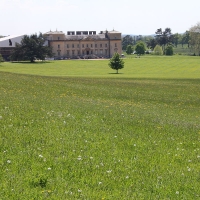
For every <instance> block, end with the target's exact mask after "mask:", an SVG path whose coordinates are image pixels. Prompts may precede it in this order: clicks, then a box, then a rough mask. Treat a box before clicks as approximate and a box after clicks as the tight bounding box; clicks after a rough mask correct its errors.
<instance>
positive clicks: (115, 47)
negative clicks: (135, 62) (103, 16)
mask: <svg viewBox="0 0 200 200" xmlns="http://www.w3.org/2000/svg"><path fill="white" fill-rule="evenodd" d="M44 35H46V36H47V39H48V41H49V45H50V46H52V47H53V53H54V56H55V57H63V58H80V57H87V58H95V57H105V58H108V57H112V56H113V55H114V53H119V54H121V51H122V45H121V33H120V32H117V31H110V32H108V31H106V32H102V33H101V34H99V35H94V36H93V35H92V36H91V35H85V36H77V35H70V36H69V35H67V36H65V34H64V33H62V32H48V33H46V34H44Z"/></svg>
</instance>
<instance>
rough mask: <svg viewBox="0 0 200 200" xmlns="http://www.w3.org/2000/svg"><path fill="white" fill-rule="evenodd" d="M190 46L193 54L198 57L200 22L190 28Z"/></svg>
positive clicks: (199, 53) (199, 49) (199, 52)
mask: <svg viewBox="0 0 200 200" xmlns="http://www.w3.org/2000/svg"><path fill="white" fill-rule="evenodd" d="M190 45H191V47H192V49H193V51H194V53H195V54H196V53H197V54H198V55H200V22H199V23H197V24H196V25H195V26H192V27H191V28H190Z"/></svg>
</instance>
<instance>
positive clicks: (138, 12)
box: [0, 0, 200, 36]
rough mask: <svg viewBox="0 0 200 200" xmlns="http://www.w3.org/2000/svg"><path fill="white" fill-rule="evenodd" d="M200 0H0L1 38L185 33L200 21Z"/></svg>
mask: <svg viewBox="0 0 200 200" xmlns="http://www.w3.org/2000/svg"><path fill="white" fill-rule="evenodd" d="M199 9H200V0H189V1H188V0H140V1H139V0H137V1H136V0H0V35H4V36H7V35H17V34H32V33H39V32H42V33H45V32H47V31H49V30H52V31H54V30H56V29H57V30H59V31H63V32H65V33H66V32H67V31H78V30H80V31H82V30H83V31H84V30H87V31H89V30H95V31H97V32H99V31H101V30H106V29H107V30H112V29H115V30H117V31H120V32H122V33H123V34H136V35H139V34H141V35H148V34H154V33H155V31H156V30H157V29H158V28H163V29H164V28H166V27H170V28H171V29H172V33H177V32H178V33H183V32H185V31H186V30H188V29H189V28H190V27H191V26H192V25H195V24H196V23H197V22H199V21H200V11H199Z"/></svg>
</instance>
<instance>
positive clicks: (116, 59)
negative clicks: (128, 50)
mask: <svg viewBox="0 0 200 200" xmlns="http://www.w3.org/2000/svg"><path fill="white" fill-rule="evenodd" d="M108 65H109V66H110V68H112V69H115V70H117V74H118V70H119V69H123V68H124V61H123V59H122V58H120V55H119V54H118V53H115V54H114V55H113V57H112V58H111V59H110V61H109V64H108Z"/></svg>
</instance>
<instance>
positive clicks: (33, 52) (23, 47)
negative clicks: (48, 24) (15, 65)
mask: <svg viewBox="0 0 200 200" xmlns="http://www.w3.org/2000/svg"><path fill="white" fill-rule="evenodd" d="M44 43H45V38H44V37H43V36H42V34H41V33H40V34H39V35H37V34H33V35H30V36H28V35H25V36H24V37H23V38H22V41H21V44H18V43H17V44H16V47H15V49H14V50H13V52H12V54H11V60H30V62H34V61H35V60H36V59H40V60H44V59H45V57H46V56H49V57H51V56H53V53H52V48H51V47H48V46H45V45H44Z"/></svg>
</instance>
